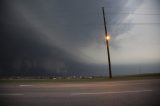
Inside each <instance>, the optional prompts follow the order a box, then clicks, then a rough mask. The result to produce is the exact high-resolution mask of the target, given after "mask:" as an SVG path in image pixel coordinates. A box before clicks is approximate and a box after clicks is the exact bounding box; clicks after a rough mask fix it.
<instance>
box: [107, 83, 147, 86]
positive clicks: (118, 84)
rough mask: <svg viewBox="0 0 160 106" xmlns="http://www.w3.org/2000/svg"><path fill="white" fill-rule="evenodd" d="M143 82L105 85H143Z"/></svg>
mask: <svg viewBox="0 0 160 106" xmlns="http://www.w3.org/2000/svg"><path fill="white" fill-rule="evenodd" d="M143 84H145V83H135V84H111V85H107V86H119V85H143Z"/></svg>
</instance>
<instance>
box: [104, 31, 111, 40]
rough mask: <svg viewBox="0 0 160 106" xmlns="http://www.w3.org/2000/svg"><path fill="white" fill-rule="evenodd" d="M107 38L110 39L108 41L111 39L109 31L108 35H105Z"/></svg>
mask: <svg viewBox="0 0 160 106" xmlns="http://www.w3.org/2000/svg"><path fill="white" fill-rule="evenodd" d="M105 39H106V40H108V41H109V40H110V39H111V37H110V34H109V33H107V36H105Z"/></svg>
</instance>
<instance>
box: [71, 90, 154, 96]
mask: <svg viewBox="0 0 160 106" xmlns="http://www.w3.org/2000/svg"><path fill="white" fill-rule="evenodd" d="M151 91H152V90H134V91H117V92H93V93H72V94H71V95H99V94H121V93H140V92H151Z"/></svg>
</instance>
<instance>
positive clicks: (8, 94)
mask: <svg viewBox="0 0 160 106" xmlns="http://www.w3.org/2000/svg"><path fill="white" fill-rule="evenodd" d="M22 95H24V94H22V93H4V94H0V96H22Z"/></svg>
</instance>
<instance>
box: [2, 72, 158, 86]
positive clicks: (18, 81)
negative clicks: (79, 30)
mask: <svg viewBox="0 0 160 106" xmlns="http://www.w3.org/2000/svg"><path fill="white" fill-rule="evenodd" d="M143 79H160V73H156V74H140V75H127V76H113V78H112V79H109V78H108V77H94V78H92V79H91V78H81V79H80V78H77V79H76V78H71V79H63V78H62V79H47V78H46V79H0V84H11V83H16V84H22V83H23V84H24V83H62V82H63V83H70V82H98V81H119V80H143Z"/></svg>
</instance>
